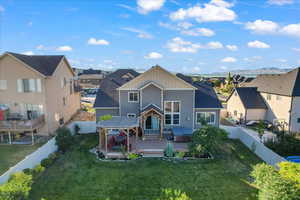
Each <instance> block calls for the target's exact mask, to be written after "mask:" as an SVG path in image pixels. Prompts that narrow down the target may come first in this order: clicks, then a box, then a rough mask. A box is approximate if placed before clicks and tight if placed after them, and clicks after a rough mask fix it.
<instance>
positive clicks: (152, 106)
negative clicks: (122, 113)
mask: <svg viewBox="0 0 300 200" xmlns="http://www.w3.org/2000/svg"><path fill="white" fill-rule="evenodd" d="M150 110H155V111H156V112H157V113H158V114H161V115H162V114H163V113H164V112H163V111H162V110H161V109H160V108H159V107H158V106H157V105H155V104H149V105H147V106H145V107H144V108H143V109H142V110H141V113H144V112H148V111H150Z"/></svg>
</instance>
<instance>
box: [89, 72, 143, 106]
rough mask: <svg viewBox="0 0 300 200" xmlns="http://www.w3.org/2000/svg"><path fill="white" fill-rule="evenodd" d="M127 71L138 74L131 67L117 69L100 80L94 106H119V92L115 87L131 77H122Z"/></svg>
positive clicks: (133, 74)
mask: <svg viewBox="0 0 300 200" xmlns="http://www.w3.org/2000/svg"><path fill="white" fill-rule="evenodd" d="M128 73H129V74H131V75H132V76H133V77H136V76H138V75H139V73H138V72H136V71H134V70H132V69H118V70H117V71H115V72H113V73H111V74H109V75H108V76H106V77H105V78H104V79H103V80H102V81H101V83H100V87H99V90H98V93H97V97H96V100H95V103H94V107H95V108H104V107H105V108H108V107H119V92H118V91H117V88H118V87H120V86H121V85H123V84H124V83H127V82H128V81H130V80H131V79H132V78H127V77H126V78H122V77H124V75H126V74H128Z"/></svg>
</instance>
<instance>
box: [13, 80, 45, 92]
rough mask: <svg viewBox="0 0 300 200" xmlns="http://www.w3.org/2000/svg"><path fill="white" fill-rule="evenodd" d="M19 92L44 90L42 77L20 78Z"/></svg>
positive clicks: (18, 82) (18, 83)
mask: <svg viewBox="0 0 300 200" xmlns="http://www.w3.org/2000/svg"><path fill="white" fill-rule="evenodd" d="M17 86H18V88H17V89H18V92H25V93H28V92H42V82H41V79H18V81H17Z"/></svg>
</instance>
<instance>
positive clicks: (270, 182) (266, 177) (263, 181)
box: [251, 163, 300, 200]
mask: <svg viewBox="0 0 300 200" xmlns="http://www.w3.org/2000/svg"><path fill="white" fill-rule="evenodd" d="M282 165H285V167H286V165H290V163H286V164H282ZM282 170H283V171H282ZM288 171H290V170H288ZM282 173H283V174H285V175H282ZM251 175H252V176H253V177H254V178H255V181H254V183H255V184H256V185H257V187H258V188H259V194H258V197H259V199H260V200H299V197H300V196H299V195H300V187H299V185H297V182H296V181H294V180H293V179H291V178H289V176H290V175H291V174H290V175H289V176H286V169H280V170H279V172H278V171H276V170H275V169H274V168H273V167H272V166H269V165H267V164H259V165H256V166H255V167H254V170H253V172H252V173H251ZM295 175H296V174H295Z"/></svg>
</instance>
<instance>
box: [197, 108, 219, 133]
mask: <svg viewBox="0 0 300 200" xmlns="http://www.w3.org/2000/svg"><path fill="white" fill-rule="evenodd" d="M197 112H214V113H215V116H216V118H215V124H211V125H213V126H217V127H219V124H220V123H219V122H220V109H203V108H195V109H194V114H195V119H194V123H195V126H194V129H199V128H201V124H198V123H197Z"/></svg>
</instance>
